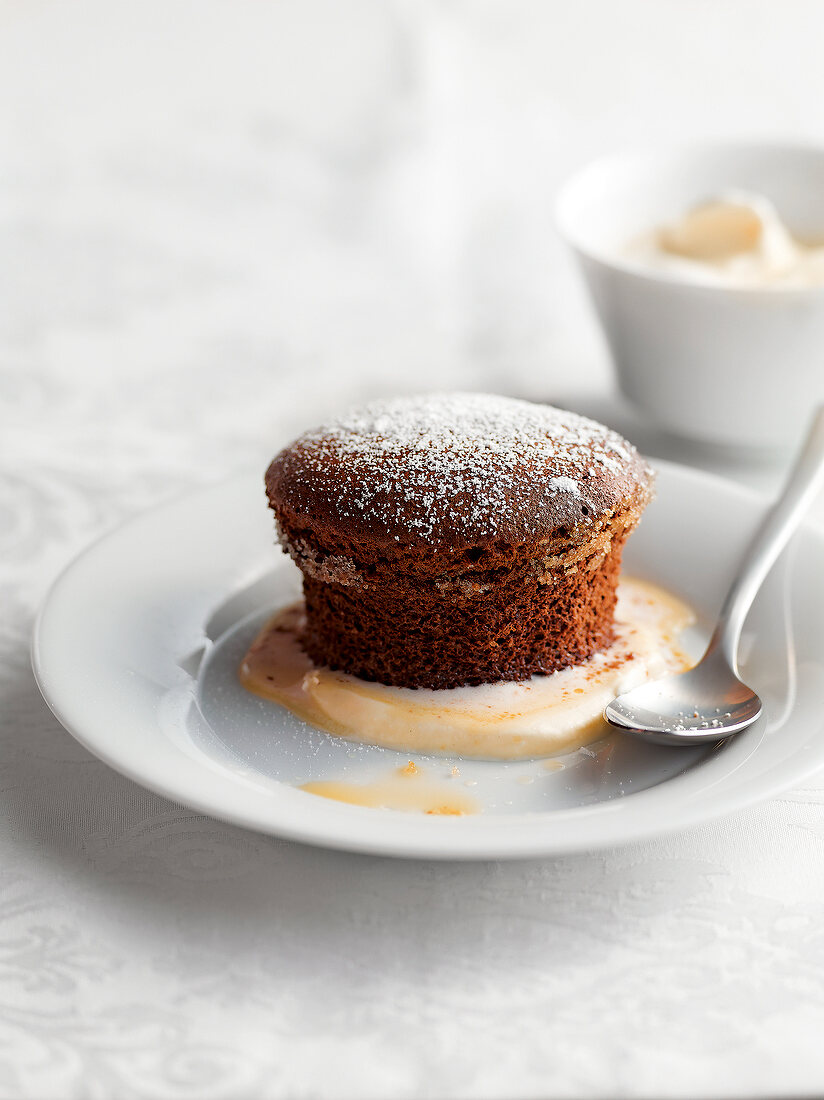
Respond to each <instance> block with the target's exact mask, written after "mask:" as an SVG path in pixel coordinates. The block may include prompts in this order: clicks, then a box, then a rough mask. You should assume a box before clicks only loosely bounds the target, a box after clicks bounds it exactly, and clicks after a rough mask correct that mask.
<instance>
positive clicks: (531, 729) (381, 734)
mask: <svg viewBox="0 0 824 1100" xmlns="http://www.w3.org/2000/svg"><path fill="white" fill-rule="evenodd" d="M302 618H303V611H302V604H301V603H296V604H292V605H291V606H290V607H287V608H285V609H283V610H282V611H280V612H279V613H278V614H277V615H275V616H274V618H273V619H271V620H270V621H269V622H268V623H267V624H266V626H265V627H264V628H263V630H262V631H261V632H260V634H259V635H258V637H257V638H256V639H255V641H254V642H253V643H252V646H251V648H250V649H249V652H248V653H247V654H246V657H245V658H244V660H243V662H242V664H241V668H240V679H241V682H242V683H243V685H244V687H246V688H247V690H249V691H251V692H253V693H254V694H256V695H259V696H262V697H263V698H266V699H270V700H272V701H274V702H276V703H280V704H281V705H283V706H285V707H288V709H289V710H291V711H292V712H293V713H295V714H296V715H298V717H300V718H302V719H304V720H305V721H307V722H309V723H311V724H312V725H314V726H318V727H320V728H321V729H324V730H327V731H328V732H329V733H333V734H337V735H339V736H342V737H345V738H348V739H349V740H352V741H360V742H365V743H368V744H373V745H380V746H383V747H385V748H391V749H402V750H405V751H410V752H420V753H444V754H449V755H454V756H465V757H475V758H480V759H498V760H516V759H523V758H527V757H536V756H550V755H552V754H554V753H559V752H568V751H570V750H572V749H576V748H579V747H580V746H581V745H585V744H587V743H588V742H590V741H593V740H595V739H596V738H598V737H600V736H603V734H604V732H605V725H604V722H603V719H602V717H601V715H602V712H603V709H604V707H605V706H606V704H607V703H608V702H610V700H612V699H613V698H614V697H615V696H616V695H618V694H621V693H622V692H624V691H628V690H630V688H632V687H635V686H637V685H638V684H640V683H642V682H643V681H644V680H647V679H655V678H657V677H659V676H662V675H664V674H666V673H667V672H669V671H679V670H681V669H684V668H686V667H688V665H689V663H690V662H689V660H688V658H687V657H686V656H685V655H684V653H683V652H682V651H681V650H680V648H679V646H678V636H679V634H680V632H681V631H682V630H683V629H684V628H685V627H687V626H688V625H690V623H692V622H693V621H694V615H693V613H692V611H691V610H690V608H689V607H688V606H687V605H686V604H684V603H683V602H682V601H681V600H679V599H677V598H676V597H674V596H672V595H671V594H670V593H668V592H666V591H665V590H664V589H662V588H659V587H657V586H656V585H652V584H649V583H647V582H644V581H639V580H633V579H624V580H622V581H621V583H620V585H619V589H618V606H617V609H616V614H615V641H614V642H613V644H612V645H611V646H610V647H609V648H608V649H606V650H604V651H603V652H601V653H598V654H595V655H594V656H593V657H591V658H590V659H589V660H587V661H585V662H583V663H582V664H580V665H576V666H573V667H571V668H567V669H563V670H562V671H560V672H555V673H552V674H551V675H549V676H533V677H532V678H531V679H530V680H526V681H522V682H506V683H495V684H482V685H479V686H473V687H461V688H451V689H447V690H437V691H435V690H429V689H422V688H396V687H388V686H386V685H384V684H376V683H369V682H366V681H364V680H360V679H357V678H356V677H354V676H350V675H348V674H347V673H344V672H335V671H332V670H330V669H327V668H318V667H316V666H315V665H313V664H312V662H311V661H310V659H309V658H308V657H307V656H306V654H305V653H304V652H303V650H302V648H301V646H300V643H299V640H298V638H299V634H300V630H301V626H302Z"/></svg>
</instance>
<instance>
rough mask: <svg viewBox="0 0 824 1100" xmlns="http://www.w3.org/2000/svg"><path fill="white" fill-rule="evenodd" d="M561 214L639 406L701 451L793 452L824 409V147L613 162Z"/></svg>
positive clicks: (571, 188) (704, 149)
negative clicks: (816, 410)
mask: <svg viewBox="0 0 824 1100" xmlns="http://www.w3.org/2000/svg"><path fill="white" fill-rule="evenodd" d="M556 215H557V221H558V226H559V229H560V231H561V234H562V235H563V236H564V237H565V239H566V240H567V242H568V244H569V245H570V246H571V248H572V250H573V252H574V253H575V255H576V257H577V259H578V261H579V263H580V265H581V269H582V271H583V274H584V278H585V280H586V283H587V286H588V289H589V292H590V295H591V297H592V301H593V304H594V306H595V310H596V313H597V315H598V319H599V320H600V322H601V326H602V328H603V330H604V335H605V337H606V341H607V344H608V347H609V350H610V353H611V356H612V359H613V362H614V365H615V370H616V374H617V380H618V385H619V387H620V389H621V391H622V393H623V394H624V395H625V396H626V397H627V398H628V400H629V401H630V402H631V403H632V404H633V405H635V406H636V407H637V408H638V409H639V410H641V411H642V412H643V413H644V414H646V415H647V416H648V417H649V418H650V419H652V420H653V421H654V422H655V423H656V424H658V425H659V426H660V427H662V428H664V429H665V430H667V431H669V432H670V433H672V434H673V435H677V436H680V437H683V438H687V439H691V440H697V441H700V442H702V443H707V442H709V443H712V444H716V445H721V446H723V447H725V448H734V449H737V450H741V449H744V450H746V451H748V452H751V451H753V450H761V451H765V450H766V451H769V450H775V449H780V448H787V447H789V446H791V445H792V443H793V441H794V440H796V439H797V438H798V436H799V435H800V434H801V433H802V432H803V431H804V429H805V427H806V423H807V421H808V419H809V417H810V415H811V410H812V408H813V407H814V406H815V405H816V404H817V403H818V402H820V401H824V353H822V349H824V147H821V148H818V147H815V146H804V145H791V144H786V145H780V144H741V145H704V146H695V147H692V148H682V149H676V150H665V151H660V152H647V153H628V154H624V155H619V156H611V157H605V158H603V159H601V160H598V161H595V162H593V163H592V164H590V165H588V166H586V167H585V168H584V169H582V170H581V171H580V172H579V173H578V174H577V175H576V176H574V177H573V178H572V179H571V180H569V181H568V182H567V184H566V185H565V186H564V187H563V189H562V191H561V193H560V195H559V198H558V203H557V208H556Z"/></svg>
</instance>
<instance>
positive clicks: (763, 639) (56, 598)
mask: <svg viewBox="0 0 824 1100" xmlns="http://www.w3.org/2000/svg"><path fill="white" fill-rule="evenodd" d="M657 465H658V469H659V471H660V473H659V481H658V496H657V499H656V500H655V502H654V503H653V504H652V505H651V506H650V508H649V509H648V511H647V513H646V515H645V517H644V520H643V522H642V524H641V526H640V527H639V529H638V531H637V532H636V533H635V534H634V535H633V537H632V539H631V540H630V544H629V547H628V552H627V555H626V563H625V569H626V571H627V572H628V573H631V574H634V575H636V576H640V577H644V578H646V579H649V580H652V581H656V582H658V583H660V584H663V585H665V586H667V587H668V588H670V589H671V590H672V591H674V592H675V593H677V594H678V595H681V596H682V597H684V598H685V599H687V600H688V601H689V602H690V603H692V605H693V606H694V607H696V609H697V610H698V612H699V614H700V615H701V616H703V619H704V623H707V622H709V621H710V619H711V617H712V616H713V615H714V613H715V610H716V608H717V607H718V606H719V604H720V601H721V598H722V596H723V593H724V589H725V587H726V584H727V581H728V579H729V577H730V576H731V574H732V572H733V570H734V568H735V564H736V562H737V560H738V558H739V556H740V554H741V551H742V549H743V546H744V544H745V543H746V541H747V539H748V538H749V535H750V533H751V532H752V530H753V528H754V527H755V525H756V523H757V521H758V518H759V516H760V515H761V513H762V511H763V509H764V502H763V501H762V500H761V499H760V498H759V497H757V496H756V495H754V494H751V493H749V492H747V491H746V490H744V489H742V488H740V487H737V486H735V485H732V484H729V483H727V482H725V481H722V480H720V479H717V478H712V477H709V476H707V475H706V474H701V473H697V472H695V471H693V470H688V469H685V468H682V467H678V466H673V465H668V464H663V463H658V464H657ZM792 556H793V561H792V569H791V570H790V569H789V567H788V566H787V564H786V563H784V564H783V565H782V566H781V567H779V568H778V569H777V570H776V572H775V574H774V576H773V577H772V578H771V580H770V581H769V582H768V584H767V586H766V587H765V589H764V592H763V593H762V595H761V596H760V597H759V600H758V603H757V605H756V607H755V608H754V610H753V613H752V615H751V617H750V622H749V624H748V634H747V636H746V637H745V638H744V643H743V650H744V662H743V669H744V679H745V680H746V681H747V682H748V683H752V685H753V687H755V688H756V689H757V690H758V691H759V693H760V694H761V695H762V697H763V698H764V700H765V703H766V714H767V716H766V720H762V722H761V723H759V724H758V725H757V726H756V727H753V728H752V729H751V730H749V731H747V732H746V733H744V734H742V735H740V736H739V737H738V738H737V739H735V740H733V741H730V742H729V743H727V744H725V745H723V746H720V747H717V748H713V749H710V750H709V751H706V750H705V751H701V750H694V749H692V750H681V749H677V750H676V749H669V748H664V747H657V746H652V745H645V744H642V743H640V742H635V741H632V740H630V739H628V738H624V737H621V736H620V735H615V736H614V737H612V738H611V739H607V740H605V741H603V742H600V743H599V744H596V745H594V746H591V747H590V749H588V750H580V751H579V752H577V753H573V754H569V755H567V756H566V757H563V758H562V760H561V762H562V763H563V764H564V765H565V766H564V768H563V769H560V770H556V771H551V770H548V769H547V767H546V765H545V763H544V762H542V761H518V762H515V763H500V762H486V761H460V762H458V763H459V765H460V772H461V775H460V777H459V778H456V779H453V780H451V782H453V783H455V784H457V785H460V784H467V783H468V784H471V793H472V795H473V796H474V797H475V798H476V799H477V800H478V802H479V803H480V805H481V807H482V812H481V813H479V814H477V815H473V816H465V817H440V816H427V815H425V814H420V813H410V812H400V811H393V810H377V809H367V808H364V807H360V806H352V805H347V804H344V803H341V802H334V801H331V800H329V799H326V798H321V797H318V796H317V795H313V794H309V793H307V792H305V791H301V790H299V789H297V788H298V785H299V784H301V783H304V782H307V781H310V780H317V779H344V780H348V781H355V782H364V781H372V780H374V779H376V778H379V777H381V776H383V775H386V774H388V773H389V772H390V771H391V770H392V769H393V768H395V767H397V765H398V764H402V763H405V762H406V761H407V760H409V759H414V760H415V761H416V762H417V763H418V764H420V765H421V767H422V769H424V770H425V771H426V772H428V773H429V775H430V776H432V777H444V782H446V781H447V780H446V776H447V775H448V774H449V772H450V770H451V767H452V764H453V763H455V761H452V760H444V759H443V758H437V757H434V758H432V757H430V758H427V759H423V758H421V757H418V756H416V755H415V754H414V753H404V754H398V753H393V752H389V751H387V750H385V749H379V748H375V747H372V746H361V745H355V744H352V743H350V742H346V741H343V740H341V739H339V738H334V737H330V736H329V735H328V734H325V733H322V732H320V731H318V730H315V729H313V728H311V727H308V726H306V725H305V724H303V723H302V722H300V721H298V720H297V719H296V718H294V717H293V716H292V715H291V714H289V713H288V712H286V711H284V710H283V709H281V708H280V707H278V706H276V705H275V704H273V703H268V702H265V701H263V700H260V699H257V698H256V697H253V696H251V695H248V694H247V693H245V692H244V691H243V689H242V688H240V686H239V685H238V682H237V677H236V668H237V665H238V662H239V660H240V658H241V656H242V654H243V652H244V649H245V646H246V645H247V643H248V641H249V640H250V638H251V637H252V635H253V634H254V632H255V629H256V627H257V625H258V623H259V622H261V621H262V619H263V618H264V617H265V616H266V614H267V613H269V612H270V611H271V610H272V609H273V608H274V607H276V606H277V605H278V604H279V603H282V602H283V601H284V600H286V599H287V598H290V597H292V595H293V594H294V593H296V592H297V591H298V588H299V578H298V575H297V571H296V570H295V568H294V566H292V565H291V563H290V562H289V561H288V559H287V558H286V557H285V556H283V555H281V554H280V553H279V552H278V551H277V550H276V548H275V547H274V546H273V533H272V523H271V520H270V517H269V514H268V512H267V509H266V506H265V502H264V496H263V491H262V486H261V479H260V477H259V476H258V474H257V473H254V472H253V473H250V474H249V475H248V476H245V477H238V478H235V479H234V480H232V481H229V482H226V483H223V484H220V485H216V486H214V487H211V488H207V489H203V490H201V491H199V492H196V493H192V494H190V495H189V496H187V497H184V498H182V499H180V500H178V501H175V502H173V503H171V504H168V505H166V506H165V507H162V508H159V509H157V510H155V511H153V512H150V513H147V514H145V515H142V516H139V517H137V518H136V519H134V520H132V521H131V522H129V523H127V524H125V525H124V526H123V527H121V528H120V529H118V530H117V531H115V532H114V533H112V534H110V535H108V536H107V537H105V538H104V539H102V540H101V541H100V542H98V543H96V544H95V545H94V546H92V547H91V548H90V549H89V550H87V551H86V552H85V553H84V554H82V555H81V557H79V558H78V559H77V560H76V561H75V562H74V563H73V564H72V565H71V566H70V567H69V568H68V569H67V570H66V571H65V572H64V573H63V575H62V576H61V577H60V578H59V579H58V580H57V582H56V583H55V585H54V587H53V588H52V590H51V592H50V594H49V597H48V599H47V601H46V603H45V606H44V608H43V610H42V612H41V616H40V619H39V622H38V625H37V629H36V632H35V639H34V648H33V663H34V668H35V673H36V675H37V679H38V683H39V684H40V688H41V691H42V692H43V695H44V696H45V698H46V700H47V702H48V704H49V706H50V707H51V708H52V710H53V711H54V713H55V714H56V716H57V717H58V718H59V720H60V721H61V722H62V723H63V725H64V726H65V727H66V729H67V730H68V731H69V732H70V733H71V734H73V736H74V737H76V738H77V740H78V741H80V742H81V743H82V744H83V745H85V746H86V748H88V749H89V750H90V751H91V752H93V753H95V754H96V755H97V756H99V757H100V758H101V759H102V760H105V761H106V762H107V763H108V764H110V765H111V766H112V767H113V768H115V769H117V770H118V771H120V772H122V773H123V774H124V775H127V776H129V777H130V778H132V779H134V780H135V781H137V782H138V783H142V784H143V785H144V786H146V787H149V788H151V789H152V790H155V791H158V792H159V793H161V794H163V795H166V796H168V797H169V798H172V799H176V800H177V801H179V802H182V803H184V804H186V805H188V806H191V807H193V808H195V809H197V810H199V811H203V812H205V813H209V814H213V815H214V816H215V817H219V818H223V819H225V820H227V821H232V822H236V823H238V824H240V825H244V826H248V827H249V828H252V829H258V830H260V831H262V832H267V833H273V834H275V835H278V836H284V837H290V838H292V839H295V840H300V841H305V842H308V843H313V844H321V845H326V846H329V847H336V848H345V849H350V850H353V851H362V852H375V853H382V854H386V855H394V856H407V857H416V856H417V857H429V858H441V859H486V858H495V859H500V858H516V857H525V856H541V855H550V854H555V853H561V852H570V851H579V850H587V849H594V848H602V847H608V846H612V845H616V844H622V843H626V842H629V841H633V840H638V839H641V838H644V837H652V836H656V835H658V834H660V833H663V832H667V831H670V830H674V829H681V828H684V827H686V826H689V825H693V824H696V823H698V822H701V821H705V820H707V819H709V818H712V817H715V816H718V815H721V814H725V813H729V812H731V811H733V810H736V809H738V808H740V807H742V806H745V805H747V804H749V803H752V802H754V801H756V800H758V799H763V798H765V797H767V796H768V795H771V794H774V793H775V792H777V791H779V790H781V789H783V788H786V787H787V786H789V785H791V784H793V783H795V782H797V781H798V780H799V779H801V778H802V777H803V776H804V775H805V774H807V773H809V772H811V771H813V770H814V769H816V768H818V767H820V766H822V765H824V729H822V727H824V718H822V713H821V711H822V703H824V617H823V616H822V607H821V588H820V564H821V561H822V560H824V538H822V536H821V535H820V534H818V533H816V532H815V531H813V530H809V529H808V530H804V531H803V532H802V533H801V534H800V535H799V536H798V539H797V540H796V546H795V548H794V550H793V555H792ZM790 621H791V624H792V631H791V635H790V634H789V633H788V623H789V622H790ZM693 644H696V645H698V644H700V639H699V638H697V637H694V638H693ZM456 789H457V788H456Z"/></svg>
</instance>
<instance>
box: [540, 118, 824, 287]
mask: <svg viewBox="0 0 824 1100" xmlns="http://www.w3.org/2000/svg"><path fill="white" fill-rule="evenodd" d="M719 153H730V154H733V155H735V154H745V153H762V154H773V155H776V154H777V155H784V156H799V155H800V156H805V157H809V156H818V157H820V158H821V160H822V162H824V144H819V143H817V142H814V141H803V140H798V141H788V140H772V141H771V140H763V141H758V140H740V141H722V140H714V141H697V142H692V143H688V144H683V145H682V144H675V143H673V144H666V143H662V144H659V145H646V146H643V145H639V146H631V147H629V148H626V149H623V150H618V151H613V152H608V153H603V154H601V155H600V156H597V157H593V158H591V159H589V160H587V161H585V162H583V163H582V164H580V165H579V166H578V168H576V169H575V171H573V172H572V173H571V174H570V175H568V176H567V177H566V179H565V180H564V181H563V183H562V184H561V186H560V188H559V189H558V191H557V193H556V196H555V203H554V219H555V227H556V229H557V231H558V234H559V236H560V237H561V239H562V240H563V241H564V242H565V243H566V245H567V246H568V247H569V248H570V249H572V251H573V252H575V253H576V254H577V256H578V257H579V258H581V259H585V260H588V261H590V262H592V263H596V264H599V265H600V266H601V267H604V268H609V269H611V270H612V271H614V272H616V273H618V274H620V275H622V276H628V277H629V278H632V279H636V280H638V281H639V282H642V283H647V284H664V285H666V286H669V287H673V288H677V289H678V290H679V291H682V292H683V293H685V294H692V295H694V296H707V297H710V296H712V297H721V296H726V297H736V298H738V297H746V298H748V299H751V300H756V299H759V298H764V299H767V300H772V299H775V298H795V299H810V298H812V299H819V298H822V297H824V283H822V284H819V285H813V286H783V285H781V284H780V283H779V284H771V285H767V286H754V285H747V284H744V285H740V284H732V285H724V284H723V283H692V282H689V281H687V280H685V279H681V278H679V277H678V276H677V275H675V274H673V273H672V272H667V271H661V270H655V269H654V268H650V267H648V266H646V265H645V264H644V263H643V262H642V261H638V260H633V259H632V258H631V257H627V256H621V255H620V254H617V253H613V252H610V251H609V250H608V249H601V248H598V247H593V246H591V245H588V244H585V243H584V241H583V240H582V239H581V235H580V233H578V232H577V231H576V229H575V228H574V226H573V224H572V222H573V218H572V216H571V215H570V211H569V207H570V206H571V204H572V202H573V201H574V195H575V192H576V191H577V190H578V189H579V188H580V187H581V185H582V184H583V183H584V182H585V181H586V180H587V179H588V178H589V177H591V176H592V175H593V174H594V173H595V172H599V171H603V170H604V169H606V168H609V167H610V166H617V165H620V164H630V163H633V162H636V163H637V162H644V161H648V162H650V163H654V162H655V161H658V162H665V161H668V160H675V159H678V158H684V157H706V156H709V155H713V154H715V155H717V154H719Z"/></svg>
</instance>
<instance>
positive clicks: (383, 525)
mask: <svg viewBox="0 0 824 1100" xmlns="http://www.w3.org/2000/svg"><path fill="white" fill-rule="evenodd" d="M652 482H653V473H652V470H651V469H650V467H649V466H648V465H647V463H646V462H645V461H644V460H643V459H642V458H641V456H640V455H639V454H638V452H637V451H636V450H635V448H634V447H633V446H632V445H631V444H630V443H628V442H627V441H626V440H625V439H622V437H621V436H619V435H618V434H617V433H616V432H613V431H611V430H610V429H608V428H606V427H604V426H603V425H602V424H598V423H596V422H595V421H594V420H588V419H586V418H585V417H582V416H578V415H577V414H576V413H572V412H566V411H564V410H562V409H556V408H553V407H552V406H551V405H538V404H533V403H531V402H528V401H518V400H515V399H513V398H508V397H499V396H495V395H493V394H483V393H431V394H423V395H420V396H413V397H399V398H393V399H389V400H383V401H376V402H374V403H373V404H370V405H367V406H366V407H364V408H360V409H356V410H354V411H352V412H350V413H348V414H346V415H344V416H342V417H340V418H339V419H337V420H333V421H331V422H330V423H327V424H324V425H322V426H321V427H319V428H316V429H314V430H312V431H308V432H305V433H304V434H303V435H301V436H300V437H299V438H298V439H296V440H295V442H294V443H292V444H291V445H290V446H288V447H286V448H285V449H284V450H282V451H281V452H280V454H278V455H277V456H276V457H275V458H274V460H273V461H272V464H271V465H270V467H269V469H268V471H267V474H266V487H267V492H268V495H269V500H270V502H271V504H272V507H273V508H274V509H275V511H276V512H277V513H278V514H279V515H280V516H281V517H283V518H288V519H289V521H290V522H291V523H294V522H295V521H297V520H301V521H302V523H303V524H305V525H306V526H307V527H311V528H313V529H314V530H316V531H317V532H318V533H321V532H326V533H328V534H329V535H333V536H335V537H342V538H351V539H356V540H358V541H360V540H361V539H364V538H368V539H370V541H374V542H375V543H380V544H389V545H391V544H392V543H394V544H395V545H398V544H403V545H407V546H409V545H430V546H433V547H439V548H441V549H443V548H450V547H453V546H454V547H455V548H459V547H465V546H468V545H478V544H480V545H483V544H487V543H489V542H492V541H497V540H501V541H506V542H511V543H515V544H520V543H525V542H532V541H539V540H541V539H542V538H544V537H549V536H551V535H552V534H553V533H554V532H556V531H557V530H558V529H559V528H562V527H566V528H572V527H575V526H577V525H579V524H587V525H588V524H591V523H593V522H594V521H596V520H599V519H601V518H603V516H604V515H606V514H608V513H610V512H612V511H614V510H615V509H617V508H619V507H626V506H629V505H631V504H636V505H637V506H638V508H639V510H640V508H643V507H644V505H645V504H646V503H647V501H648V500H649V498H650V496H651V492H652Z"/></svg>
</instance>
